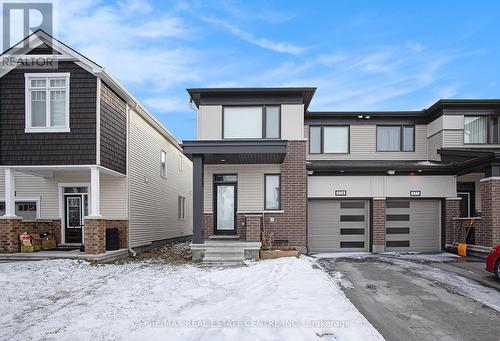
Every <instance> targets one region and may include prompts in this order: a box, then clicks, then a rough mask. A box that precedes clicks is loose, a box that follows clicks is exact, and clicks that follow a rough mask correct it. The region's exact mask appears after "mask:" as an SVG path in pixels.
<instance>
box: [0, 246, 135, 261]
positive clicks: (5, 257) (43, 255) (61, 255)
mask: <svg viewBox="0 0 500 341" xmlns="http://www.w3.org/2000/svg"><path fill="white" fill-rule="evenodd" d="M126 257H128V249H119V250H114V251H106V252H105V253H102V254H98V255H90V254H86V253H85V252H80V251H79V250H71V251H38V252H29V253H20V252H19V253H1V254H0V262H2V261H37V260H44V259H81V260H86V261H89V262H98V263H106V262H112V261H114V260H117V259H123V258H126Z"/></svg>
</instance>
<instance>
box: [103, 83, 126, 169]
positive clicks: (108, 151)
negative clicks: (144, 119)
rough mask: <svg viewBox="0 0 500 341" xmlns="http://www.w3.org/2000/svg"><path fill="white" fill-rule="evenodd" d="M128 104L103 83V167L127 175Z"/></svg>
mask: <svg viewBox="0 0 500 341" xmlns="http://www.w3.org/2000/svg"><path fill="white" fill-rule="evenodd" d="M126 110H127V108H126V104H125V101H123V100H122V99H121V98H120V97H118V95H117V94H116V93H114V92H113V90H111V89H110V88H109V87H108V86H107V85H105V84H104V83H101V146H100V148H101V166H103V167H106V168H109V169H112V170H114V171H117V172H120V173H122V174H125V173H126V171H127V114H126Z"/></svg>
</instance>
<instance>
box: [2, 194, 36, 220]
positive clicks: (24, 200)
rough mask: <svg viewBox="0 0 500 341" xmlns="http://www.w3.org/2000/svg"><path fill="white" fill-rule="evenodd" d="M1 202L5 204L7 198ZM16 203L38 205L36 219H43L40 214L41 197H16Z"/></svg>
mask: <svg viewBox="0 0 500 341" xmlns="http://www.w3.org/2000/svg"><path fill="white" fill-rule="evenodd" d="M0 202H3V203H5V198H0ZM15 202H16V203H18V202H34V203H35V204H36V219H40V218H41V212H40V197H27V198H25V197H16V200H15Z"/></svg>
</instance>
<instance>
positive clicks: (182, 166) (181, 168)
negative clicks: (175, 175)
mask: <svg viewBox="0 0 500 341" xmlns="http://www.w3.org/2000/svg"><path fill="white" fill-rule="evenodd" d="M179 170H180V171H181V172H183V171H184V159H183V158H182V155H179Z"/></svg>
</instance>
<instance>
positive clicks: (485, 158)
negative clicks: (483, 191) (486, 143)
mask: <svg viewBox="0 0 500 341" xmlns="http://www.w3.org/2000/svg"><path fill="white" fill-rule="evenodd" d="M438 154H439V155H441V159H442V160H443V162H449V163H453V164H454V166H455V169H456V173H457V175H463V174H468V173H474V172H479V173H485V174H486V177H492V176H500V148H467V149H466V148H441V149H439V150H438Z"/></svg>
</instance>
